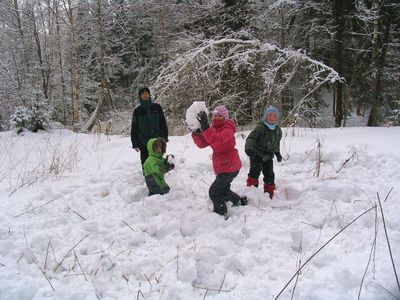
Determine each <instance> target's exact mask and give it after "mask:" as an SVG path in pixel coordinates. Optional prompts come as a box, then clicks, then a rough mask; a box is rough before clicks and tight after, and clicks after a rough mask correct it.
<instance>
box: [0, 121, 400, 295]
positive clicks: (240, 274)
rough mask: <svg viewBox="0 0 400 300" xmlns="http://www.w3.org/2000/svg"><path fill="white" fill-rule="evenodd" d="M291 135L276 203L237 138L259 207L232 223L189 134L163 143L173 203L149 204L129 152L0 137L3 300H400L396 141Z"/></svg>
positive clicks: (114, 141) (360, 132)
mask: <svg viewBox="0 0 400 300" xmlns="http://www.w3.org/2000/svg"><path fill="white" fill-rule="evenodd" d="M283 131H284V139H283V141H282V147H281V148H282V155H283V161H282V163H276V162H274V166H275V174H276V185H277V193H276V196H275V197H274V199H273V200H269V198H268V197H267V196H266V195H265V194H264V193H263V191H262V187H259V188H258V189H257V188H249V187H246V186H245V182H246V177H247V172H248V169H249V161H248V159H247V157H246V155H245V154H244V142H245V139H246V136H247V135H248V133H249V132H248V131H246V132H239V133H237V135H236V137H237V148H238V150H239V154H240V157H241V159H242V162H243V169H242V170H241V171H240V173H239V175H238V177H237V178H236V179H235V180H234V181H233V184H232V189H233V190H235V191H238V192H239V193H241V194H244V195H247V196H248V197H249V199H250V203H249V205H248V206H245V207H234V208H232V207H230V206H229V207H228V213H229V214H230V218H229V219H228V220H227V221H225V220H224V219H223V218H222V217H220V216H218V215H216V214H214V213H212V203H211V201H210V200H209V198H208V188H209V186H210V184H211V183H212V182H213V180H214V174H213V172H212V166H211V159H210V155H211V150H210V149H209V148H207V149H204V150H199V149H198V148H197V147H196V146H195V145H194V144H193V142H192V140H191V137H190V134H188V135H185V136H182V137H170V141H169V142H168V153H174V154H175V157H176V160H175V163H176V164H177V168H176V169H175V170H174V171H173V172H171V173H168V174H167V175H166V181H167V183H168V184H169V186H170V187H171V192H170V193H169V194H167V195H163V196H160V195H154V196H151V197H148V196H147V193H148V191H147V188H146V185H145V183H144V178H143V176H142V173H141V169H140V159H139V154H138V153H137V152H135V151H133V150H132V149H131V148H130V141H129V138H123V137H117V136H114V137H110V138H107V137H104V136H98V135H83V134H75V133H72V132H69V131H66V130H59V131H54V132H52V133H43V132H40V133H39V134H32V133H24V136H17V135H15V134H12V133H10V132H5V133H0V154H1V155H0V163H1V164H0V166H1V167H0V180H1V181H0V198H1V201H0V270H1V272H0V299H2V300H3V299H74V300H75V299H79V300H81V299H204V298H205V299H274V298H275V297H276V296H277V295H278V294H279V293H280V292H281V291H282V290H283V288H284V287H285V285H286V284H287V283H288V282H289V280H290V279H291V278H293V280H292V281H291V282H290V284H289V285H288V287H287V288H286V289H284V290H283V291H282V294H281V295H280V297H279V299H290V298H291V296H292V293H293V295H294V296H293V299H330V300H331V299H333V300H335V299H337V300H339V299H340V300H342V299H357V297H358V293H359V291H360V293H361V299H370V300H372V299H374V300H375V299H396V297H397V298H399V296H400V293H399V290H398V287H397V283H396V279H395V276H394V272H393V267H392V263H391V259H390V256H389V252H388V246H387V242H386V238H385V234H384V228H383V221H382V216H381V213H380V211H379V208H378V210H377V211H376V213H375V210H374V206H375V205H376V204H377V193H379V197H380V199H381V203H382V208H383V211H384V213H385V221H386V227H387V231H388V235H389V238H390V242H391V249H392V252H393V259H394V262H395V266H396V268H397V272H399V270H400V265H399V264H400V256H399V253H400V251H398V249H399V248H400V226H399V218H398V216H399V214H400V201H399V200H400V192H399V190H398V188H399V186H400V174H399V172H398V170H399V169H400V156H399V152H398V149H399V148H400V141H399V139H398V136H399V135H400V128H343V129H340V128H332V129H324V130H315V129H313V130H311V129H290V130H289V129H284V130H283ZM318 145H320V147H318ZM72 156H73V157H72ZM67 157H69V158H70V159H69V160H67V159H66V158H67ZM57 162H58V164H57ZM67 162H69V163H70V164H68V163H67ZM57 165H58V169H57V168H56V166H57ZM64 165H65V167H64V168H63V166H64ZM50 167H52V169H51V168H50ZM57 170H58V171H57ZM317 173H319V177H317ZM260 179H261V177H260ZM392 188H393V190H392V191H391V193H390V195H389V196H388V197H387V199H385V198H386V196H387V195H388V193H389V191H390V190H391V189H392ZM371 208H372V210H370V211H368V210H369V209H371ZM366 211H368V212H367V213H365V215H363V216H362V217H360V218H359V219H358V220H357V221H355V222H354V223H353V224H351V225H350V226H349V227H348V228H346V229H345V230H344V231H343V232H342V233H340V234H339V235H338V236H337V237H336V238H335V239H333V240H332V241H331V242H330V243H328V244H327V245H326V246H325V247H324V248H323V249H322V250H321V251H320V252H318V253H317V251H318V250H319V249H320V248H321V247H322V246H323V245H324V244H325V243H326V242H327V241H329V239H331V238H332V237H333V236H334V235H335V234H336V233H338V232H339V231H340V230H342V229H344V228H345V226H346V225H348V224H349V223H350V222H351V221H352V220H354V219H355V218H357V217H358V216H360V215H361V214H363V213H364V212H366ZM375 232H376V233H377V234H376V236H375ZM315 253H317V254H316V255H315V256H314V257H312V256H313V255H314V254H315ZM371 253H373V255H372V256H371ZM311 257H312V258H311ZM309 258H311V259H310V260H309V261H308V263H307V264H306V265H304V266H303V268H302V270H301V272H300V273H299V275H298V276H294V275H295V274H296V270H298V268H299V266H301V265H302V264H304V263H305V262H306V261H307V260H308V259H309ZM364 274H365V277H364ZM293 276H294V277H293ZM363 277H364V278H363ZM360 287H361V289H360Z"/></svg>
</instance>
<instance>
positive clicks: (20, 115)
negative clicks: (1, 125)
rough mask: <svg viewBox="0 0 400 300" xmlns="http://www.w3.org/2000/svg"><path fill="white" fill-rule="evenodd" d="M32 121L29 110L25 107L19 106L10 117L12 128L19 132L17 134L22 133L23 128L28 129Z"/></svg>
mask: <svg viewBox="0 0 400 300" xmlns="http://www.w3.org/2000/svg"><path fill="white" fill-rule="evenodd" d="M29 119H30V113H29V111H28V108H27V107H25V106H17V107H16V108H15V109H14V113H13V114H12V115H11V116H10V126H11V127H12V128H15V129H16V130H17V133H18V134H19V133H21V132H22V131H23V128H26V127H27V125H28V123H29Z"/></svg>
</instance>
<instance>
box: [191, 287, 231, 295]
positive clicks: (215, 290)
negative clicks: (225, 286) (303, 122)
mask: <svg viewBox="0 0 400 300" xmlns="http://www.w3.org/2000/svg"><path fill="white" fill-rule="evenodd" d="M194 288H195V289H200V290H208V291H212V292H218V291H219V292H225V293H229V292H230V290H217V289H211V288H205V287H202V286H195V287H194Z"/></svg>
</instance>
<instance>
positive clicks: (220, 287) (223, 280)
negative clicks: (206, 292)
mask: <svg viewBox="0 0 400 300" xmlns="http://www.w3.org/2000/svg"><path fill="white" fill-rule="evenodd" d="M225 277H226V273H225V275H224V279H222V282H221V285H220V286H219V290H218V294H219V293H220V292H221V289H222V286H223V285H224V282H225Z"/></svg>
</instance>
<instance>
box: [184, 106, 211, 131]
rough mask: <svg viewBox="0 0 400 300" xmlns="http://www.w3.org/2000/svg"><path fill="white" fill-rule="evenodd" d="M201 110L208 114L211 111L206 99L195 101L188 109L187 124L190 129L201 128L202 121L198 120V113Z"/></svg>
mask: <svg viewBox="0 0 400 300" xmlns="http://www.w3.org/2000/svg"><path fill="white" fill-rule="evenodd" d="M201 111H205V112H206V114H207V115H208V113H209V111H208V109H207V107H206V103H205V102H204V101H194V102H193V103H192V105H191V106H190V107H189V108H188V109H187V111H186V125H187V126H188V128H189V129H190V130H196V129H198V128H200V123H199V121H198V120H197V114H198V113H199V112H201Z"/></svg>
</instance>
